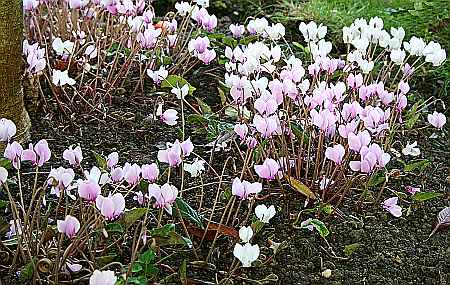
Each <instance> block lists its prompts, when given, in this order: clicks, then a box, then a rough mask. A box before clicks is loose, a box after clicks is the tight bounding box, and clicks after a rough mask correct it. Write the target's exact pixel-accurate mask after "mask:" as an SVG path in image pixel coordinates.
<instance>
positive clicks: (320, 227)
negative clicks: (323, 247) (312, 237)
mask: <svg viewBox="0 0 450 285" xmlns="http://www.w3.org/2000/svg"><path fill="white" fill-rule="evenodd" d="M309 223H310V224H311V225H313V226H314V228H315V229H316V230H317V231H318V232H319V234H320V236H321V237H323V238H324V237H326V236H328V235H329V234H330V231H329V230H328V228H327V226H326V225H325V224H324V223H323V222H322V221H321V220H318V219H312V220H311V221H309Z"/></svg>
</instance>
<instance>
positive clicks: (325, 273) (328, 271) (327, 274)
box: [322, 269, 331, 278]
mask: <svg viewBox="0 0 450 285" xmlns="http://www.w3.org/2000/svg"><path fill="white" fill-rule="evenodd" d="M322 277H325V278H330V277H331V269H325V270H324V271H322Z"/></svg>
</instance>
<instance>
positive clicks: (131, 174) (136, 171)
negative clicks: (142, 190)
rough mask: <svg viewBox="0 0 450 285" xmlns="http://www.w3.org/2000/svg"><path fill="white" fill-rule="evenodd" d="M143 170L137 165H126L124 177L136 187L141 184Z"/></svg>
mask: <svg viewBox="0 0 450 285" xmlns="http://www.w3.org/2000/svg"><path fill="white" fill-rule="evenodd" d="M140 175H141V168H140V167H139V165H137V164H136V163H134V164H129V163H128V162H127V163H125V165H124V167H123V177H124V178H125V180H126V181H127V182H128V184H130V185H136V184H137V183H138V182H139V178H140Z"/></svg>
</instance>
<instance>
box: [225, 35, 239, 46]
mask: <svg viewBox="0 0 450 285" xmlns="http://www.w3.org/2000/svg"><path fill="white" fill-rule="evenodd" d="M222 42H223V43H224V44H225V45H227V46H229V47H231V48H235V47H237V45H238V41H237V40H236V39H233V38H231V37H224V38H222Z"/></svg>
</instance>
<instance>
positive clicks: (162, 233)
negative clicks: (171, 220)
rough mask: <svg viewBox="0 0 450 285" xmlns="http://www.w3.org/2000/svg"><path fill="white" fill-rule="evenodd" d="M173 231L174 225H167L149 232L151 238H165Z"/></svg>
mask: <svg viewBox="0 0 450 285" xmlns="http://www.w3.org/2000/svg"><path fill="white" fill-rule="evenodd" d="M173 231H175V224H167V225H164V226H163V227H160V228H156V229H153V230H152V231H151V236H152V237H166V236H168V235H169V234H170V232H173Z"/></svg>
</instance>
